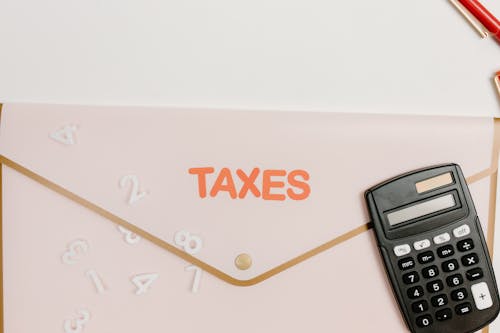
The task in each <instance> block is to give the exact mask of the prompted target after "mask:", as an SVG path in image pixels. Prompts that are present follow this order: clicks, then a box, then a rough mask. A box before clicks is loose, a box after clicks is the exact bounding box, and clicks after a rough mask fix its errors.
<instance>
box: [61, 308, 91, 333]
mask: <svg viewBox="0 0 500 333" xmlns="http://www.w3.org/2000/svg"><path fill="white" fill-rule="evenodd" d="M77 313H78V317H77V318H76V319H72V320H70V319H66V320H65V321H64V332H65V333H80V332H82V330H83V327H84V326H85V324H86V323H87V322H88V321H89V320H90V312H89V311H87V310H78V311H77Z"/></svg>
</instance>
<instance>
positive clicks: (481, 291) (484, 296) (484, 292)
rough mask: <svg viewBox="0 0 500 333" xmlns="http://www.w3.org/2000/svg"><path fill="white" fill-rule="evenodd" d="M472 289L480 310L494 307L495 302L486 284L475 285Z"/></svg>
mask: <svg viewBox="0 0 500 333" xmlns="http://www.w3.org/2000/svg"><path fill="white" fill-rule="evenodd" d="M470 289H471V291H472V297H474V302H475V303H476V307H477V309H478V310H484V309H488V308H491V307H492V306H493V300H492V299H491V295H490V290H489V289H488V285H487V284H486V282H480V283H477V284H474V285H473V286H472V287H470Z"/></svg>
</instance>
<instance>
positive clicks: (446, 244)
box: [394, 224, 492, 328]
mask: <svg viewBox="0 0 500 333" xmlns="http://www.w3.org/2000/svg"><path fill="white" fill-rule="evenodd" d="M450 233H451V234H452V235H453V236H454V237H453V236H450ZM450 233H441V234H439V235H437V236H435V237H432V238H431V239H432V241H433V243H434V244H435V245H434V246H435V248H432V246H431V242H430V241H429V240H428V239H423V240H420V241H417V242H414V243H413V249H410V250H409V251H407V250H408V247H409V246H408V245H406V244H405V245H402V246H399V250H398V247H395V248H394V252H395V253H396V255H397V256H403V255H398V253H399V254H401V253H404V257H403V258H402V259H400V260H399V261H398V266H399V269H400V270H401V271H404V273H401V276H402V281H403V283H404V285H407V287H406V295H407V297H408V298H409V299H410V300H411V303H410V304H411V311H412V313H414V314H415V319H414V320H415V323H416V325H417V326H418V327H421V328H425V327H428V326H431V325H433V324H435V322H443V321H447V320H450V319H452V318H453V316H465V315H467V314H469V313H472V312H474V311H477V310H476V308H477V309H479V310H480V309H481V307H482V308H483V309H486V308H488V307H491V306H492V305H491V304H490V303H492V299H491V295H490V294H489V289H488V286H487V284H486V283H485V282H481V281H478V280H480V279H482V278H483V276H484V273H483V270H482V269H481V268H480V267H475V266H476V265H478V264H479V263H480V258H479V256H478V254H477V253H475V252H473V250H474V248H475V244H474V241H473V240H472V239H471V238H466V236H467V235H469V234H470V227H469V226H468V225H465V224H464V225H462V226H460V227H458V228H455V229H453V230H452V231H451V232H450ZM452 238H454V239H455V241H453V239H452ZM419 264H420V265H419ZM464 268H465V269H464ZM467 281H474V282H475V281H477V282H478V283H476V284H474V285H472V286H471V287H470V289H469V288H468V286H470V285H469V283H471V282H467ZM474 282H473V283H474ZM473 304H475V305H476V306H475V307H473Z"/></svg>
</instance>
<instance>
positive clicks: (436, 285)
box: [427, 280, 444, 293]
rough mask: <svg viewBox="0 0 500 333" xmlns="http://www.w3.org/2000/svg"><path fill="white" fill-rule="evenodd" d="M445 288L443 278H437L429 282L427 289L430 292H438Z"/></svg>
mask: <svg viewBox="0 0 500 333" xmlns="http://www.w3.org/2000/svg"><path fill="white" fill-rule="evenodd" d="M443 289H444V285H443V282H442V281H441V280H435V281H431V282H429V283H427V290H428V291H429V292H430V293H437V292H438V291H441V290H443Z"/></svg>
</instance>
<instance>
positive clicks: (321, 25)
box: [0, 0, 500, 116]
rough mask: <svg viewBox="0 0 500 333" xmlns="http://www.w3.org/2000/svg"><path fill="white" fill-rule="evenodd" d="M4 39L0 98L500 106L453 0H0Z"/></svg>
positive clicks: (487, 111) (366, 108)
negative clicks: (451, 0) (450, 1)
mask: <svg viewBox="0 0 500 333" xmlns="http://www.w3.org/2000/svg"><path fill="white" fill-rule="evenodd" d="M483 3H484V4H485V5H487V6H488V7H489V8H490V10H491V11H493V12H494V13H495V14H496V15H497V16H500V1H498V0H483ZM0 41H1V43H0V51H1V52H0V101H2V102H12V101H28V102H52V103H71V104H114V105H156V106H185V107H210V108H214V107H215V108H217V107H222V108H238V109H273V110H274V109H276V110H311V111H314V110H321V111H345V112H390V113H424V114H467V115H484V116H492V115H497V116H498V115H500V101H499V99H498V96H497V95H496V93H495V91H494V88H493V84H492V76H493V74H494V72H495V71H497V70H500V47H499V45H498V44H496V43H495V42H494V41H493V40H491V39H490V40H480V39H479V37H478V35H477V34H476V32H475V31H474V30H472V28H471V27H470V26H469V25H468V24H467V23H466V21H465V20H464V19H463V18H462V17H461V16H460V15H459V14H458V12H457V11H456V10H455V9H454V7H452V6H451V4H450V3H449V2H448V1H447V0H419V1H401V0H379V1H370V0H358V1H339V0H335V1H332V0H254V1H237V0H211V1H201V0H183V1H168V0H141V1H130V0H43V1H40V0H0Z"/></svg>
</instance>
